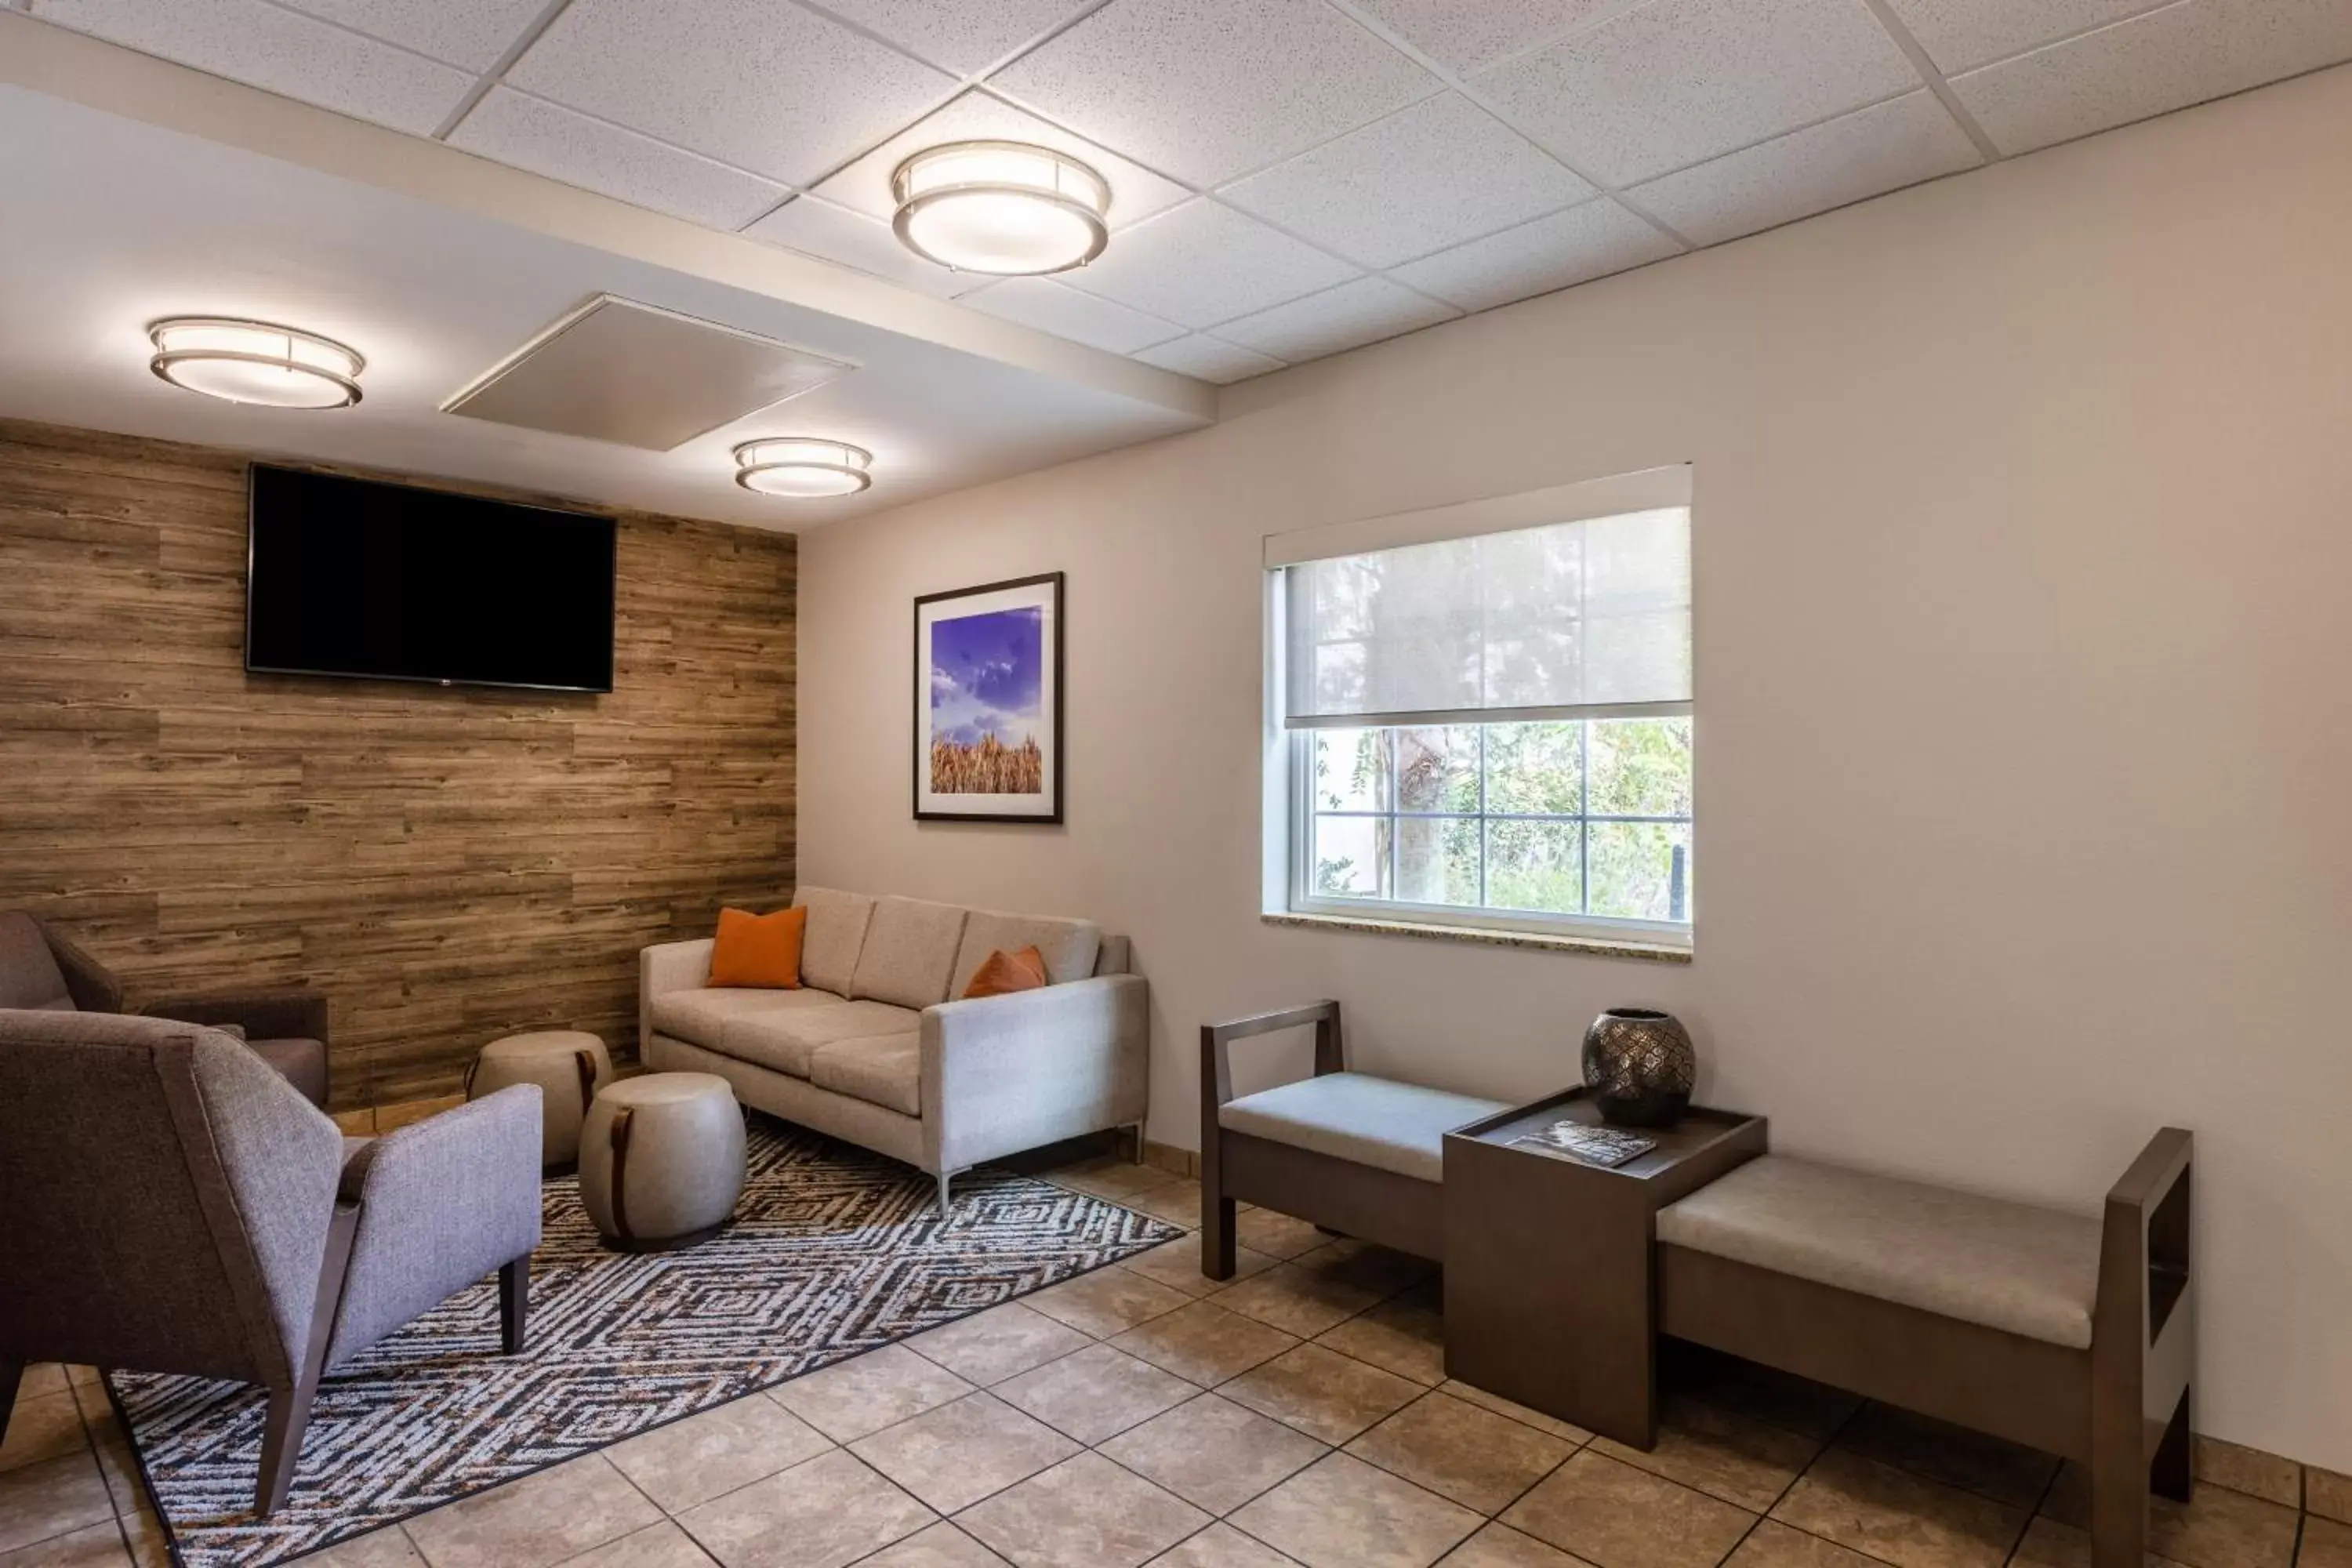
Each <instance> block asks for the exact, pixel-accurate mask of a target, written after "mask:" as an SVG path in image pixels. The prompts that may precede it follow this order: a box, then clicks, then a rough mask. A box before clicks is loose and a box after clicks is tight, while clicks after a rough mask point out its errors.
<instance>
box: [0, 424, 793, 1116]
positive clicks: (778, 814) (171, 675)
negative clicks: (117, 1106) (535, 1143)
mask: <svg viewBox="0 0 2352 1568" xmlns="http://www.w3.org/2000/svg"><path fill="white" fill-rule="evenodd" d="M321 417H331V416H321ZM246 467H247V459H246V458H244V457H243V456H240V455H238V454H236V453H231V452H224V451H216V450H212V449H209V448H205V447H186V446H177V445H172V444H167V443H163V442H155V441H144V440H136V439H132V438H130V437H119V436H108V435H100V434H97V433H93V432H89V431H81V430H68V429H61V428H58V427H55V426H43V425H31V424H25V423H19V422H12V421H0V908H12V907H20V908H26V909H30V910H33V911H34V912H36V913H37V914H40V915H43V916H46V917H48V918H50V919H53V920H55V921H58V923H59V924H60V925H62V926H63V927H65V928H67V929H68V931H71V932H72V933H74V934H75V935H76V936H77V937H79V939H80V940H81V941H82V942H84V943H85V944H86V945H88V946H89V947H90V948H91V949H92V950H93V951H95V952H97V953H98V954H99V956H100V958H102V959H103V960H104V961H105V962H106V963H109V964H110V965H112V966H113V967H114V968H115V969H116V970H117V971H118V973H121V974H122V976H123V977H124V979H125V981H126V982H127V983H128V984H129V985H130V987H131V993H132V1001H133V1003H134V1005H135V1004H136V1003H137V1002H138V1001H139V1000H140V999H141V998H142V997H152V996H157V995H163V994H181V993H185V992H191V991H201V990H208V989H219V988H222V987H226V986H233V985H246V984H279V983H285V982H293V981H299V982H302V983H305V984H310V985H312V986H315V987H318V988H319V989H321V990H323V991H325V992H326V993H327V994H328V996H329V998H330V1002H331V1010H332V1016H333V1024H332V1034H333V1102H334V1105H335V1107H336V1108H337V1109H343V1108H349V1107H357V1106H363V1105H372V1104H383V1103H392V1102H396V1101H402V1100H415V1099H419V1098H424V1097H427V1096H432V1095H437V1094H446V1093H449V1092H452V1091H454V1090H455V1089H457V1087H458V1085H459V1082H460V1079H461V1078H462V1076H463V1073H464V1068H465V1064H466V1062H467V1059H468V1058H470V1056H471V1055H472V1053H473V1051H474V1050H475V1049H476V1048H477V1047H479V1046H480V1045H481V1044H482V1043H483V1042H484V1041H486V1040H488V1039H490V1038H493V1037H496V1036H499V1035H501V1034H506V1033H509V1032H512V1031H514V1030H518V1029H524V1028H545V1027H565V1028H582V1029H588V1030H593V1031H594V1032H595V1033H596V1034H599V1035H601V1036H603V1037H604V1038H605V1040H606V1041H607V1043H609V1044H610V1045H611V1046H612V1047H614V1051H615V1054H616V1055H617V1054H623V1053H625V1052H626V1053H634V1051H635V1039H636V1005H637V1004H636V990H637V985H636V953H637V949H638V948H640V947H642V946H645V945H646V943H649V942H664V941H669V940H673V939H677V938H681V937H687V936H703V935H708V934H709V931H710V929H711V927H712V925H713V923H714V921H716V919H717V911H718V909H719V905H720V904H721V903H735V904H748V905H751V906H753V907H761V908H764V907H768V906H771V905H773V904H776V903H780V902H782V900H785V899H786V898H788V897H789V895H790V893H791V890H792V886H793V820H794V819H793V762H794V759H793V700H794V697H793V692H794V673H795V670H794V662H793V595H794V588H795V576H796V544H797V542H796V541H795V540H794V539H793V537H792V536H791V535H789V534H772V533H763V532H758V531H752V530H749V529H741V528H733V527H729V526H726V525H724V524H719V523H710V522H698V521H688V520H685V519H681V518H671V517H657V516H651V515H646V514H642V513H628V512H623V513H620V514H619V515H620V519H621V522H620V531H619V532H620V548H619V579H620V580H619V584H618V592H617V595H616V598H617V601H618V616H617V618H618V626H617V649H616V657H615V664H616V674H615V679H614V691H613V692H612V693H611V694H610V695H606V696H590V695H572V694H549V693H544V692H527V691H494V690H482V689H475V690H468V689H440V688H435V687H421V686H413V685H404V684H401V683H396V682H383V681H348V680H323V679H303V678H294V677H281V676H256V675H247V673H246V670H245V668H244V631H245V585H244V579H245V553H246ZM375 477H393V478H399V477H404V476H375ZM419 482H425V483H432V484H435V485H437V486H438V487H439V488H443V489H472V490H475V491H477V492H478V493H483V494H501V493H509V492H497V491H490V490H487V489H482V488H481V487H478V486H470V485H457V484H452V483H449V482H448V481H442V480H420V481H419ZM512 499H517V500H548V499H549V498H546V497H540V496H514V497H512ZM561 504H570V505H575V506H576V505H578V504H579V503H578V502H568V503H561ZM598 510H613V509H609V508H603V509H598Z"/></svg>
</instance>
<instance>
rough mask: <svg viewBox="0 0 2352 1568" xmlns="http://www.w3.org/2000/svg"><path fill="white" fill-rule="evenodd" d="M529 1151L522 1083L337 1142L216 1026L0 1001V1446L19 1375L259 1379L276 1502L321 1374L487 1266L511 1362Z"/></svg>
mask: <svg viewBox="0 0 2352 1568" xmlns="http://www.w3.org/2000/svg"><path fill="white" fill-rule="evenodd" d="M539 1153H540V1103H539V1090H538V1089H536V1088H533V1087H530V1086H528V1085H524V1086H519V1087H516V1088H511V1089H500V1090H499V1091H498V1092H497V1093H495V1094H492V1095H488V1096H487V1097H485V1098H483V1099H481V1100H476V1101H474V1102H473V1103H471V1104H469V1105H465V1106H462V1107H459V1108H458V1109H457V1110H449V1111H445V1112H443V1113H442V1114H441V1115H439V1116H436V1117H433V1118H430V1119H429V1120H427V1121H420V1122H417V1123H415V1124H414V1125H411V1126H408V1127H404V1128H402V1129H400V1130H399V1131H395V1132H391V1133H388V1134H386V1135H384V1136H383V1137H381V1138H374V1139H348V1140H347V1139H345V1138H344V1137H343V1136H342V1134H341V1132H340V1131H338V1130H337V1129H336V1127H335V1124H334V1122H332V1121H330V1120H329V1119H328V1118H327V1117H326V1116H325V1115H324V1114H323V1113H322V1112H320V1110H318V1109H317V1108H315V1107H314V1106H312V1105H311V1104H310V1103H309V1101H308V1100H305V1099H304V1097H303V1096H302V1095H301V1094H300V1093H299V1091H298V1090H296V1089H294V1088H293V1087H292V1086H291V1085H290V1084H289V1082H288V1081H287V1080H286V1079H283V1078H281V1077H280V1076H278V1074H277V1073H276V1072H274V1071H272V1070H271V1069H270V1068H269V1067H268V1065H267V1064H265V1063H264V1062H263V1061H262V1060H261V1058H258V1057H257V1056H255V1055H254V1054H253V1053H252V1052H250V1051H248V1050H247V1049H246V1048H245V1047H243V1046H241V1045H239V1044H238V1043H237V1042H236V1040H235V1039H234V1038H232V1037H229V1036H227V1035H225V1034H222V1033H220V1032H219V1031H217V1030H215V1029H210V1028H205V1027H200V1026H190V1025H188V1024H186V1023H184V1022H179V1021H175V1020H170V1019H162V1018H142V1017H134V1016H122V1015H118V1014H106V1013H90V1012H79V1011H73V1010H68V1009H52V1010H43V1011H28V1010H21V1009H0V1192H5V1193H6V1194H7V1195H8V1196H7V1203H8V1223H7V1226H6V1232H5V1242H0V1301H5V1302H6V1303H7V1304H8V1306H7V1310H5V1312H0V1437H5V1435H6V1419H7V1412H8V1410H9V1408H10V1406H11V1405H13V1404H14V1402H15V1397H16V1385H17V1383H18V1380H19V1379H20V1378H21V1377H22V1375H23V1373H24V1369H25V1366H26V1363H30V1362H35V1361H63V1362H74V1363H88V1364H94V1365H98V1366H105V1367H122V1368H130V1369H135V1370H138V1371H142V1372H161V1373H191V1374H194V1375H199V1376H205V1377H219V1378H234V1379H238V1380H241V1381H244V1382H248V1383H257V1384H262V1385H264V1386H265V1387H266V1388H268V1391H269V1415H268V1425H267V1427H266V1428H265V1433H264V1437H263V1444H262V1451H261V1473H260V1477H259V1481H258V1486H257V1491H256V1500H255V1504H254V1507H255V1510H256V1511H257V1513H259V1514H262V1515H264V1516H267V1515H268V1514H270V1513H273V1512H275V1511H277V1510H278V1508H279V1507H280V1506H281V1505H282V1504H283V1503H284V1502H285V1500H286V1495H287V1491H288V1489H289V1487H290V1486H291V1485H292V1483H293V1479H294V1469H295V1465H296V1462H297V1460H298V1459H299V1456H300V1453H301V1447H302V1429H303V1427H304V1426H305V1425H306V1424H307V1423H308V1421H309V1418H310V1400H311V1396H312V1395H313V1394H314V1393H315V1392H316V1391H317V1389H318V1385H319V1380H320V1376H321V1375H322V1374H323V1373H325V1372H326V1371H327V1369H328V1368H330V1367H332V1366H336V1365H339V1364H341V1363H344V1362H346V1361H349V1360H350V1359H351V1358H352V1356H354V1355H356V1354H358V1353H359V1352H361V1351H363V1350H365V1349H366V1348H367V1347H368V1346H370V1345H372V1344H373V1343H374V1342H376V1341H378V1340H380V1339H382V1338H383V1336H384V1335H386V1334H388V1333H390V1332H392V1331H394V1329H397V1328H399V1327H400V1326H401V1325H402V1324H404V1323H405V1322H407V1321H409V1320H410V1319H411V1318H414V1317H415V1316H416V1315H417V1314H418V1313H420V1312H423V1311H425V1310H427V1309H429V1308H431V1307H433V1306H435V1305H436V1304H437V1303H438V1302H440V1301H441V1300H443V1299H445V1298H446V1297H447V1296H449V1295H450V1294H452V1293H454V1292H455V1291H457V1290H459V1289H464V1288H465V1287H466V1286H467V1285H470V1284H473V1283H475V1282H476V1281H478V1280H479V1279H482V1278H484V1277H485V1276H486V1275H488V1274H489V1273H490V1272H491V1271H492V1270H493V1269H495V1270H497V1271H498V1273H499V1287H500V1289H499V1310H500V1319H501V1322H502V1326H503V1328H504V1342H505V1348H506V1350H507V1352H508V1353H509V1354H511V1353H513V1352H517V1351H520V1349H521V1348H522V1343H523V1323H524V1311H525V1306H526V1302H525V1292H526V1289H527V1286H528V1283H529V1280H530V1254H531V1251H532V1249H533V1248H534V1247H537V1246H538V1245H539V1234H540V1230H539V1227H540V1169H539Z"/></svg>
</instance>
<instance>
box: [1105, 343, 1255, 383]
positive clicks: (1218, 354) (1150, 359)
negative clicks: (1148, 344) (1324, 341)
mask: <svg viewBox="0 0 2352 1568" xmlns="http://www.w3.org/2000/svg"><path fill="white" fill-rule="evenodd" d="M1135 357H1136V358H1137V359H1139V360H1141V361H1142V362H1143V363H1146V364H1151V365H1158V366H1159V367H1160V369H1161V370H1172V371H1174V372H1175V373H1176V374H1178V375H1189V376H1193V377H1195V378H1197V379H1199V380H1202V381H1213V382H1215V383H1216V384H1218V385H1219V386H1227V385H1230V384H1233V383H1234V382H1236V381H1246V380H1248V379H1249V378H1250V377H1251V376H1254V375H1264V374H1265V373H1266V372H1268V371H1270V370H1280V369H1281V368H1282V362H1281V361H1280V360H1278V359H1268V358H1267V357H1266V356H1265V355H1264V354H1262V353H1258V352H1257V351H1256V350H1255V349H1245V348H1243V347H1241V346H1240V345H1238V344H1235V343H1229V342H1224V341H1223V340H1222V339H1219V338H1213V337H1210V336H1209V335H1208V334H1207V333H1205V332H1195V333H1193V334H1192V336H1191V337H1189V338H1178V339H1177V340H1176V341H1175V342H1167V343H1161V344H1160V345H1159V346H1158V347H1157V348H1149V349H1146V350H1144V351H1143V352H1142V353H1139V354H1137V355H1136V356H1135Z"/></svg>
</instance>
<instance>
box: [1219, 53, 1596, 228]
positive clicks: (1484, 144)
mask: <svg viewBox="0 0 2352 1568" xmlns="http://www.w3.org/2000/svg"><path fill="white" fill-rule="evenodd" d="M1592 194H1593V190H1592V187H1591V185H1589V184H1586V183H1585V182H1584V181H1582V180H1580V179H1579V178H1577V177H1576V176H1575V175H1574V174H1570V173H1569V172H1568V171H1567V170H1566V169H1564V168H1562V167H1561V166H1560V165H1559V163H1555V162H1553V161H1552V160H1551V159H1550V158H1548V157H1546V156H1545V155H1544V154H1543V153H1539V152H1538V151H1537V150H1536V148H1535V146H1534V144H1533V143H1531V142H1528V140H1527V139H1526V138H1525V137H1523V136H1521V135H1519V134H1518V133H1517V132H1515V131H1512V130H1511V129H1510V128H1509V127H1507V126H1506V125H1504V124H1503V122H1502V121H1498V120H1496V118H1495V117H1494V116H1492V115H1490V114H1488V113H1487V112H1486V110H1483V109H1480V108H1479V107H1478V106H1477V105H1475V104H1474V103H1472V102H1471V101H1470V100H1468V99H1466V98H1464V97H1462V96H1461V95H1460V94H1459V93H1452V92H1448V93H1443V94H1440V95H1439V96H1438V97H1436V98H1431V99H1424V100H1422V101H1421V102H1419V103H1416V104H1414V105H1413V106H1412V108H1410V109H1403V110H1398V111H1397V112H1396V113H1394V114H1391V115H1390V116H1389V117H1388V118H1387V119H1386V120H1381V121H1374V122H1373V123H1372V124H1370V125H1367V126H1365V127H1364V128H1363V129H1362V130H1360V131H1351V132H1349V133H1348V134H1347V135H1345V136H1342V137H1340V138H1339V140H1338V141H1336V142H1325V143H1324V144H1323V145H1322V146H1320V147H1318V148H1316V149H1315V150H1314V151H1313V152H1311V153H1300V154H1299V155H1298V156H1297V157H1296V158H1293V159H1291V160H1290V162H1288V163H1277V164H1276V165H1275V166H1274V167H1273V168H1271V169H1268V170H1266V171H1265V172H1264V173H1263V174H1252V175H1251V176H1250V177H1249V178H1248V179H1246V180H1244V181H1242V182H1241V183H1240V184H1234V185H1229V186H1227V187H1226V188H1225V189H1223V190H1222V191H1220V192H1218V193H1217V195H1218V196H1219V198H1220V199H1221V200H1223V201H1229V202H1231V203H1233V205H1235V206H1237V207H1240V208H1242V209H1243V210H1244V212H1250V213H1255V214H1256V215H1257V216H1260V217H1262V218H1265V220H1266V221H1267V222H1269V223H1275V224H1279V225H1281V226H1283V227H1284V228H1286V229H1288V230H1289V231H1290V232H1291V233H1293V234H1296V235H1299V236H1301V237H1305V238H1307V239H1310V240H1313V241H1314V242H1315V243H1316V244H1318V245H1320V246H1323V247H1326V248H1328V249H1331V250H1336V251H1338V252H1339V254H1340V255H1342V256H1345V257H1347V258H1349V259H1350V260H1353V261H1358V262H1360V263H1362V264H1363V265H1364V266H1366V267H1387V266H1390V265H1391V264H1393V263H1395V262H1399V261H1402V260H1405V259H1406V258H1410V257H1414V256H1426V255H1428V254H1429V253H1430V252H1431V251H1433V250H1443V249H1444V248H1446V247H1448V246H1454V245H1459V244H1461V243H1462V242H1463V241H1464V240H1467V239H1475V238H1476V237H1478V236H1480V235H1482V234H1492V233H1493V232H1495V230H1496V229H1498V228H1508V227H1510V226H1512V225H1513V224H1517V223H1525V222H1526V221H1527V220H1528V219H1529V218H1531V217H1537V216H1541V215H1543V214H1545V213H1548V212H1557V211H1558V210H1559V209H1560V208H1561V207H1564V206H1570V205H1574V204H1575V203H1577V202H1580V201H1582V200H1584V199H1585V198H1586V197H1588V196H1590V195H1592Z"/></svg>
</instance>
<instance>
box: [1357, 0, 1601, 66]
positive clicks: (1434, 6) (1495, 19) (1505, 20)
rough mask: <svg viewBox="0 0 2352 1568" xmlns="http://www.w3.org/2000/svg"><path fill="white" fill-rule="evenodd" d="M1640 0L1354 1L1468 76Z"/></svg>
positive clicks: (1445, 63) (1433, 56) (1431, 56)
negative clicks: (1571, 28)
mask: <svg viewBox="0 0 2352 1568" xmlns="http://www.w3.org/2000/svg"><path fill="white" fill-rule="evenodd" d="M1642 3H1643V0H1355V5H1356V8H1357V9H1358V10H1360V11H1362V12H1364V13H1365V14H1366V15H1368V16H1372V17H1374V18H1376V19H1377V20H1379V21H1381V22H1382V23H1385V24H1386V25H1387V26H1390V27H1391V28H1393V29H1395V31H1396V32H1397V33H1398V34H1399V35H1400V36H1401V37H1403V39H1404V40H1405V42H1407V43H1409V44H1411V45H1412V47H1415V48H1417V49H1419V50H1421V51H1422V53H1423V54H1425V55H1427V56H1428V57H1429V58H1432V59H1433V60H1435V61H1436V62H1437V63H1438V64H1439V65H1442V66H1444V67H1445V68H1447V69H1448V70H1454V71H1460V72H1462V73H1464V74H1465V75H1467V74H1468V73H1469V72H1471V71H1475V70H1482V69H1484V68H1486V67H1487V66H1490V65H1493V64H1494V63H1495V62H1496V61H1497V60H1499V59H1501V58H1503V57H1504V56H1506V55H1515V54H1517V53H1518V52H1519V51H1520V50H1522V49H1526V48H1530V47H1534V46H1535V45H1537V44H1540V43H1543V42H1545V41H1546V40H1548V39H1550V38H1556V37H1559V35H1560V34H1562V33H1565V32H1567V31H1568V30H1569V29H1570V27H1580V26H1584V25H1585V24H1587V23H1589V22H1591V21H1594V20H1596V19H1598V18H1601V17H1604V16H1610V15H1611V14H1612V13H1614V12H1618V11H1623V10H1626V9H1628V8H1629V7H1630V6H1633V5H1641V4H1642Z"/></svg>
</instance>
